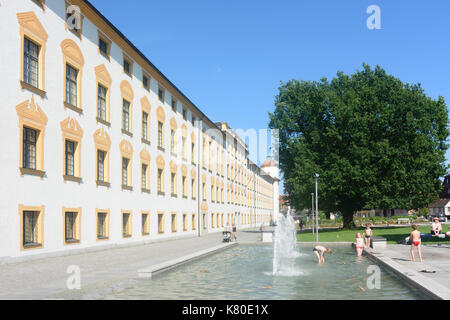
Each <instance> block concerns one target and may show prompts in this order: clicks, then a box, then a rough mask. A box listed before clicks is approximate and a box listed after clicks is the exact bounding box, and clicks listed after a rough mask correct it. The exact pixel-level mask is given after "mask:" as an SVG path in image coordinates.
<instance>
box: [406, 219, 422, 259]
mask: <svg viewBox="0 0 450 320" xmlns="http://www.w3.org/2000/svg"><path fill="white" fill-rule="evenodd" d="M411 228H412V229H413V232H411V235H410V236H409V239H410V240H411V241H412V244H411V258H412V261H413V262H414V261H416V259H415V257H414V247H416V248H417V253H418V254H419V259H420V262H423V259H422V252H421V250H420V246H421V243H422V241H421V238H420V231H419V230H417V225H415V224H413V225H412V226H411Z"/></svg>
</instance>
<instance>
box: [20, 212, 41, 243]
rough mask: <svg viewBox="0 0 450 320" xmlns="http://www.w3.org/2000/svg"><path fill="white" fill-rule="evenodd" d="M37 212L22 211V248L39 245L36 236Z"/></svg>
mask: <svg viewBox="0 0 450 320" xmlns="http://www.w3.org/2000/svg"><path fill="white" fill-rule="evenodd" d="M38 221H39V212H38V211H24V212H23V246H24V247H25V246H35V245H39V244H40V243H39V236H38V233H39V231H38V227H39V226H38Z"/></svg>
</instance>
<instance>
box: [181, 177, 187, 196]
mask: <svg viewBox="0 0 450 320" xmlns="http://www.w3.org/2000/svg"><path fill="white" fill-rule="evenodd" d="M182 180H183V181H182V184H183V197H185V198H187V184H186V177H185V176H183V179H182Z"/></svg>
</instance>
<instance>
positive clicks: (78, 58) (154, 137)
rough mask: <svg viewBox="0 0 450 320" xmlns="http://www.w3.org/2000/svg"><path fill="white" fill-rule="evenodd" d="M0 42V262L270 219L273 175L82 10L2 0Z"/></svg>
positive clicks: (274, 208)
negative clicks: (253, 161) (256, 163)
mask: <svg viewBox="0 0 450 320" xmlns="http://www.w3.org/2000/svg"><path fill="white" fill-rule="evenodd" d="M111 5H116V3H115V2H111ZM78 9H79V10H80V11H78ZM0 30H1V32H0V42H1V43H2V50H0V80H1V89H0V90H1V93H2V94H1V96H2V108H1V110H2V114H1V117H0V136H1V139H0V149H1V150H2V153H1V156H0V163H1V167H0V175H1V177H2V181H3V184H1V186H0V194H1V199H2V201H1V202H0V260H3V259H7V258H10V257H12V258H15V257H25V256H29V255H37V254H60V253H64V254H66V253H68V252H69V253H72V252H77V251H79V250H85V249H97V248H98V249H101V248H104V247H109V246H111V245H127V244H132V243H143V242H151V241H158V240H162V239H167V238H174V237H192V236H201V235H202V234H205V233H210V232H219V231H222V230H223V228H224V227H225V226H227V225H232V224H237V225H238V226H240V227H251V226H258V225H260V224H261V223H266V224H267V223H269V221H270V220H273V219H274V217H276V216H277V214H278V187H277V186H278V182H277V181H278V168H277V167H276V164H275V167H273V166H269V167H270V168H269V170H268V171H270V172H269V174H267V173H266V172H264V171H262V170H261V169H260V168H258V167H257V166H256V165H254V164H253V163H251V162H250V161H249V159H248V146H247V145H246V144H245V143H244V142H243V141H242V139H240V138H239V137H238V136H237V135H236V134H235V133H234V132H233V130H232V129H231V128H229V127H228V125H227V124H226V123H223V122H221V123H214V122H212V121H211V120H210V119H209V118H208V117H207V116H206V115H205V114H203V112H202V111H201V110H200V109H199V108H198V107H197V106H195V105H194V103H193V102H191V101H190V100H189V99H188V98H187V97H186V96H185V95H184V94H183V93H182V92H181V91H180V90H179V89H177V88H176V87H175V86H174V85H173V84H172V83H171V82H170V81H169V80H168V79H167V78H166V77H165V76H164V75H163V74H162V73H161V72H160V71H159V70H158V69H157V68H156V67H155V66H154V65H153V64H152V63H151V62H150V61H149V60H148V59H147V58H146V57H145V56H144V55H143V54H142V53H141V52H140V51H139V50H138V49H136V48H135V47H134V46H133V44H132V43H130V42H129V40H127V39H126V38H125V36H123V35H122V34H121V33H120V31H118V30H117V29H116V28H115V27H114V26H113V25H112V24H111V23H110V22H109V21H108V20H107V19H106V18H105V17H103V16H102V15H101V13H99V12H98V11H97V10H96V9H95V8H94V7H93V6H92V5H91V4H90V3H89V2H88V1H84V0H71V1H64V0H14V1H2V2H1V7H0ZM272 165H273V163H272ZM267 168H268V167H267V166H266V171H267ZM275 172H276V173H275Z"/></svg>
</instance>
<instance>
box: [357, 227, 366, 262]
mask: <svg viewBox="0 0 450 320" xmlns="http://www.w3.org/2000/svg"><path fill="white" fill-rule="evenodd" d="M363 250H364V240H363V237H362V235H361V233H360V232H358V233H357V234H356V253H357V254H358V257H361V256H362V253H363Z"/></svg>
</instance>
